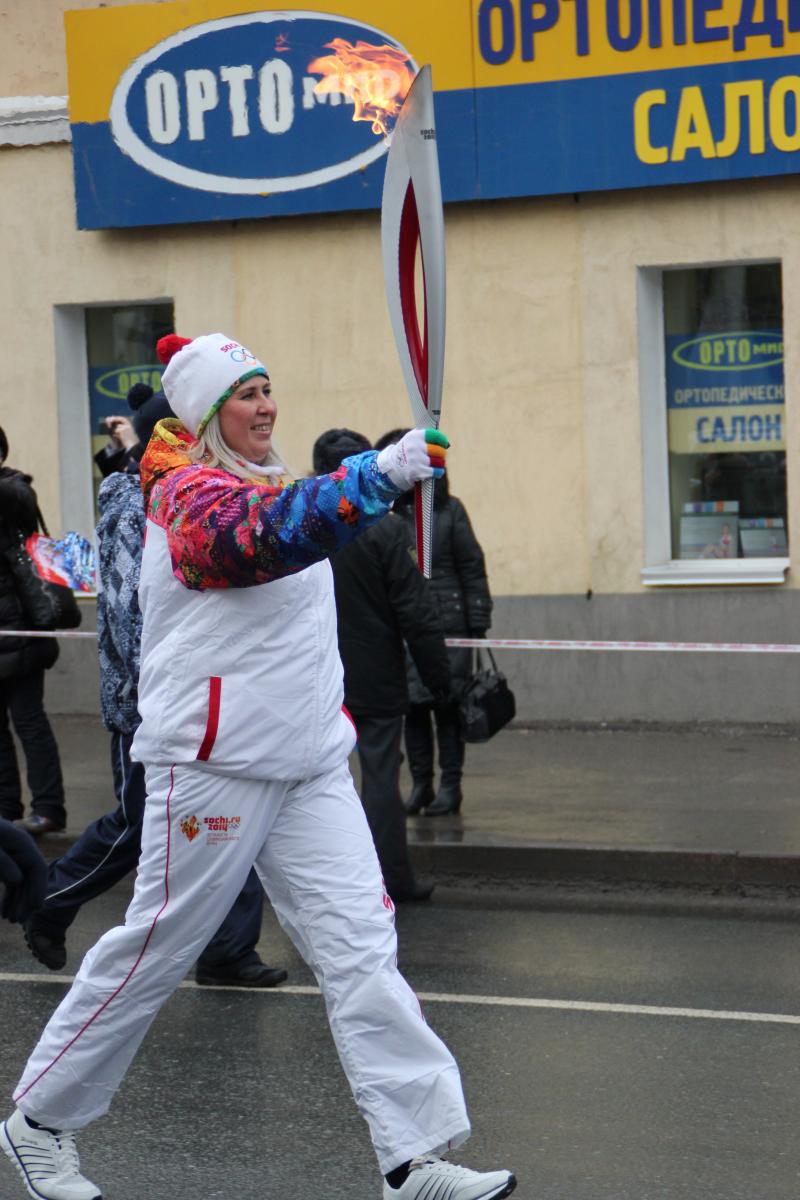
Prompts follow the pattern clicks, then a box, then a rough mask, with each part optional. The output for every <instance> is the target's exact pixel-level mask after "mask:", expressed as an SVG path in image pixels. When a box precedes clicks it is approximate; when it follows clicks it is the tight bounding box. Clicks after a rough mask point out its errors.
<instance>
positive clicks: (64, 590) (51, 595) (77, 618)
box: [5, 508, 81, 629]
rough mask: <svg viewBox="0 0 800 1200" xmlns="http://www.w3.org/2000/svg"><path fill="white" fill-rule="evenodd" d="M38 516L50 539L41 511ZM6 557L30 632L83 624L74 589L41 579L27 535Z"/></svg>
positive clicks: (70, 627) (11, 548) (9, 549)
mask: <svg viewBox="0 0 800 1200" xmlns="http://www.w3.org/2000/svg"><path fill="white" fill-rule="evenodd" d="M36 514H37V516H38V518H39V524H40V525H41V527H42V531H43V533H44V534H45V536H49V535H48V533H47V526H46V525H45V523H44V520H43V519H42V514H41V513H40V512H39V510H38V508H37V510H36ZM5 556H6V561H7V562H8V565H9V567H10V568H11V574H12V575H13V576H14V589H15V591H16V593H17V596H18V597H19V601H20V604H21V605H22V607H23V609H24V610H25V617H26V619H27V620H28V621H29V622H30V626H31V629H75V628H77V626H78V625H80V623H81V610H80V609H79V608H78V602H77V600H76V599H75V595H74V593H73V591H72V588H68V587H65V586H64V585H63V584H60V583H50V582H48V581H47V580H45V579H42V578H41V576H40V575H39V572H38V571H37V570H36V564H35V563H34V561H33V559H32V558H31V556H30V554H28V551H27V550H26V548H25V535H24V534H22V533H21V534H20V535H19V542H18V544H17V545H15V546H10V547H9V548H8V549H7V550H6V552H5Z"/></svg>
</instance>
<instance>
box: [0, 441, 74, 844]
mask: <svg viewBox="0 0 800 1200" xmlns="http://www.w3.org/2000/svg"><path fill="white" fill-rule="evenodd" d="M7 457H8V440H7V438H6V435H5V433H4V432H3V430H2V429H0V629H26V628H30V623H29V620H28V618H27V616H26V614H25V610H24V608H23V605H22V602H21V600H20V598H19V595H18V593H17V589H16V587H15V584H14V575H13V572H12V569H11V565H10V563H9V561H8V557H7V552H8V551H10V550H13V549H15V548H16V547H17V546H18V545H19V541H20V536H22V537H28V535H29V534H31V533H35V532H36V528H37V525H38V516H37V506H36V493H35V492H34V490H33V488H32V487H31V482H32V480H31V476H30V475H24V474H23V473H22V472H21V471H15V470H13V469H12V468H11V467H7V466H6V465H5V463H6V459H7ZM57 658H58V643H57V642H56V640H55V638H22V637H4V638H0V817H5V818H6V820H8V821H15V822H16V823H17V824H18V825H20V826H21V827H22V828H23V829H25V830H26V831H27V832H28V833H31V834H33V836H34V837H38V836H39V835H40V834H43V833H53V832H56V831H57V830H60V829H63V828H64V826H65V825H66V823H67V811H66V808H65V805H64V783H63V780H62V777H61V762H60V759H59V756H58V746H57V744H56V739H55V737H54V736H53V730H52V729H51V727H50V722H49V721H48V719H47V714H46V713H45V711H44V673H45V671H46V670H47V669H48V668H50V667H52V665H53V663H54V662H55V661H56V659H57ZM9 721H11V723H13V726H14V729H15V730H16V733H17V737H18V738H19V740H20V743H21V744H22V749H23V752H24V754H25V762H26V766H27V776H28V787H29V788H30V793H31V797H32V802H31V810H32V811H31V812H30V814H29V815H28V816H27V817H26V816H24V815H23V814H24V808H23V805H22V782H21V780H20V774H19V766H18V764H17V755H16V752H15V750H14V741H13V738H12V736H11V729H10V727H9Z"/></svg>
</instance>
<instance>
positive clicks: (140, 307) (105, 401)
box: [86, 302, 175, 501]
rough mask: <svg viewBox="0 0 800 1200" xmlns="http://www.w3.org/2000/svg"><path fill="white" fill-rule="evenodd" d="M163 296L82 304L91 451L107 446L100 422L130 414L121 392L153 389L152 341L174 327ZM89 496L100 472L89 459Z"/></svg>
mask: <svg viewBox="0 0 800 1200" xmlns="http://www.w3.org/2000/svg"><path fill="white" fill-rule="evenodd" d="M174 327H175V326H174V313H173V307H172V304H171V303H169V302H165V303H159V304H125V305H113V306H111V305H109V306H103V307H97V308H87V309H86V359H87V367H88V383H89V424H90V429H91V441H92V455H93V456H94V455H95V454H97V453H98V451H102V450H103V449H104V448H105V447H107V446H108V436H107V435H106V433H105V431H104V430H105V426H104V422H105V420H106V418H107V417H111V416H120V415H121V416H130V410H129V408H128V403H127V396H128V392H129V390H130V389H131V387H133V385H134V384H135V383H145V384H147V385H149V386H150V387H152V388H153V390H154V391H158V389H159V387H160V384H161V372H162V370H163V368H162V366H161V364H160V363H159V362H158V360H157V358H156V355H155V346H156V342H157V341H158V339H159V338H160V337H163V336H164V334H166V333H171V332H172V330H173V329H174ZM92 470H93V491H94V496H95V501H96V498H97V492H98V489H99V487H100V484H101V482H102V475H101V473H100V470H99V469H98V466H97V464H96V463H95V462H93V464H92Z"/></svg>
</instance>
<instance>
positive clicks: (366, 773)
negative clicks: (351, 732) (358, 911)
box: [353, 715, 414, 896]
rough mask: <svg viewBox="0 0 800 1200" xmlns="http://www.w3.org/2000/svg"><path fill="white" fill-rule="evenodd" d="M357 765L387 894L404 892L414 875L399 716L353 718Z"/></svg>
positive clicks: (366, 811)
mask: <svg viewBox="0 0 800 1200" xmlns="http://www.w3.org/2000/svg"><path fill="white" fill-rule="evenodd" d="M353 720H354V722H355V726H356V731H357V733H358V757H359V761H360V763H361V803H362V804H363V805H364V812H365V813H366V815H367V822H368V823H369V827H370V830H371V831H372V839H373V841H374V842H375V849H376V850H377V851H378V859H379V860H380V864H381V870H382V871H383V881H384V883H385V884H386V890H387V892H388V893H389V895H390V896H391V895H393V894H394V893H401V892H405V891H408V889H409V888H411V887H412V886H413V883H414V872H413V870H412V868H411V863H410V862H409V858H408V841H407V839H406V813H405V809H404V808H403V798H402V796H401V795H400V764H401V762H402V761H403V760H402V755H401V752H400V742H401V740H402V735H403V718H402V717H363V716H360V717H357V716H355V715H354V716H353Z"/></svg>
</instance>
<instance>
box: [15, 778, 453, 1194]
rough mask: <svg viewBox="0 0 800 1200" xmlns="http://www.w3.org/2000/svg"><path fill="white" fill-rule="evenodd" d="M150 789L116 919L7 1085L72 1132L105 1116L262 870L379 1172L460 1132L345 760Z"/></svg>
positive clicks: (40, 1116)
mask: <svg viewBox="0 0 800 1200" xmlns="http://www.w3.org/2000/svg"><path fill="white" fill-rule="evenodd" d="M147 792H148V801H147V810H146V814H145V821H144V831H143V837H142V855H141V859H140V861H139V870H138V874H137V878H136V888H135V891H134V896H133V899H132V901H131V904H130V907H129V908H128V911H127V913H126V916H125V924H124V925H122V926H120V927H119V928H117V929H112V930H110V931H109V932H108V933H106V934H105V935H104V936H103V937H102V938H101V939H100V941H99V942H98V943H97V945H96V946H94V948H93V949H92V950H90V951H89V953H88V954H87V955H86V958H85V959H84V960H83V963H82V964H81V968H80V970H79V972H78V974H77V976H76V979H75V982H74V984H73V985H72V988H71V989H70V991H69V992H68V994H67V995H66V997H65V998H64V1000H63V1001H62V1002H61V1004H60V1005H59V1007H58V1008H57V1009H56V1011H55V1013H54V1014H53V1016H52V1017H51V1019H50V1021H49V1023H48V1025H47V1027H46V1028H45V1031H44V1033H43V1034H42V1037H41V1040H40V1041H39V1044H38V1045H37V1047H36V1049H35V1050H34V1052H33V1054H32V1055H31V1058H30V1060H29V1062H28V1064H27V1066H26V1068H25V1072H24V1074H23V1076H22V1079H21V1080H20V1083H19V1086H18V1088H17V1091H16V1095H15V1100H16V1102H17V1104H18V1105H19V1107H20V1108H21V1109H22V1110H23V1112H25V1113H27V1115H28V1116H30V1117H32V1118H33V1119H34V1120H36V1121H39V1122H40V1123H42V1124H44V1125H48V1126H51V1127H53V1128H56V1129H59V1128H60V1129H79V1128H81V1127H82V1126H84V1125H87V1124H88V1123H89V1122H90V1121H92V1120H94V1118H95V1117H98V1116H100V1115H102V1114H103V1113H104V1112H106V1111H107V1110H108V1107H109V1105H110V1104H111V1101H112V1099H113V1097H114V1093H115V1092H116V1090H117V1088H118V1087H119V1085H120V1083H121V1081H122V1078H123V1076H124V1074H125V1071H126V1070H127V1068H128V1066H129V1064H130V1062H131V1060H132V1059H133V1056H134V1054H135V1053H136V1051H137V1049H138V1047H139V1044H140V1042H141V1041H142V1039H143V1037H144V1035H145V1033H146V1032H147V1030H148V1028H149V1026H150V1023H151V1022H152V1020H153V1018H154V1017H155V1016H156V1014H157V1013H158V1010H159V1009H160V1007H161V1005H162V1004H163V1003H164V1001H165V1000H166V999H167V998H168V997H169V996H170V995H171V993H172V992H173V990H174V989H175V988H176V987H177V985H178V984H179V983H180V981H181V979H182V978H183V976H184V975H185V974H186V972H187V971H188V969H189V967H190V966H191V965H192V963H193V962H194V961H195V959H196V958H197V956H198V954H199V953H200V951H201V950H202V949H203V947H204V946H205V944H206V943H207V941H208V939H209V937H210V936H211V934H212V933H213V932H214V930H215V929H217V928H218V926H219V924H220V922H221V921H222V919H223V918H224V916H225V914H226V913H227V912H228V910H229V909H230V906H231V904H232V903H233V901H234V900H235V898H236V896H237V895H238V894H239V892H240V891H241V888H242V886H243V884H244V881H245V879H246V877H247V873H248V871H249V870H250V867H251V866H252V865H254V864H255V867H256V869H257V870H258V872H259V874H260V876H261V879H262V881H263V883H264V887H265V889H266V892H267V895H268V896H269V898H270V901H271V902H272V905H273V907H274V909H275V912H276V913H277V915H278V918H279V920H280V922H281V925H282V926H283V928H284V930H285V931H286V933H287V934H288V935H289V937H291V939H292V940H293V942H294V943H295V945H296V946H297V949H298V950H299V951H300V953H301V954H302V955H303V957H304V958H305V960H306V962H307V963H308V964H309V965H310V966H311V968H312V969H313V971H314V974H315V975H316V977H317V980H318V982H319V985H320V988H321V990H322V994H323V996H324V999H325V1004H326V1008H327V1013H328V1020H329V1021H330V1026H331V1030H332V1033H333V1037H334V1040H335V1042H336V1048H337V1050H338V1052H339V1057H340V1059H341V1062H342V1066H343V1067H344V1070H345V1073H346V1075H347V1078H348V1081H349V1083H350V1087H351V1088H352V1090H353V1095H354V1096H355V1099H356V1103H357V1104H358V1107H359V1110H360V1111H361V1113H362V1115H363V1116H364V1117H365V1118H366V1120H367V1122H368V1124H369V1127H370V1131H371V1134H372V1140H373V1144H374V1146H375V1151H376V1154H377V1156H378V1161H379V1163H380V1168H381V1171H382V1172H383V1173H384V1174H386V1173H387V1172H388V1171H391V1170H392V1169H393V1168H394V1167H396V1166H399V1165H400V1164H401V1163H403V1162H405V1161H406V1160H408V1159H410V1158H412V1157H413V1156H414V1155H417V1154H423V1153H425V1152H426V1151H436V1150H439V1151H441V1150H443V1149H445V1148H447V1147H448V1145H449V1146H456V1145H458V1144H459V1143H460V1142H462V1141H464V1139H465V1138H466V1137H467V1136H468V1135H469V1120H468V1117H467V1113H466V1109H465V1106H464V1097H463V1093H462V1090H461V1080H460V1077H459V1073H458V1067H457V1066H456V1063H455V1061H454V1060H453V1057H452V1055H451V1054H450V1052H449V1051H448V1050H447V1048H446V1047H445V1046H444V1045H443V1043H442V1042H441V1041H440V1040H439V1038H437V1036H436V1035H435V1034H434V1033H433V1031H432V1030H431V1029H430V1027H429V1026H428V1025H427V1024H426V1023H425V1020H424V1018H423V1016H422V1013H421V1011H420V1006H419V1001H418V1000H417V998H416V996H415V995H414V993H413V992H412V991H411V989H410V988H409V986H408V984H407V983H406V982H405V980H404V979H403V977H402V976H401V975H400V973H399V972H398V970H397V965H396V954H397V943H396V938H395V928H394V915H393V908H392V904H391V901H390V900H389V899H388V898H387V896H386V894H385V891H384V889H383V884H382V880H381V875H380V868H379V866H378V860H377V856H376V854H375V849H374V846H373V844H372V839H371V836H370V832H369V828H368V826H367V822H366V819H365V817H364V812H363V809H362V807H361V803H360V801H359V799H358V796H357V795H356V793H355V789H354V787H353V782H352V779H351V777H350V772H349V770H348V768H347V765H346V764H343V765H342V766H341V767H339V768H337V769H336V770H334V771H331V772H330V773H329V774H328V775H322V776H319V777H317V778H315V779H309V780H305V781H302V782H300V783H296V784H287V783H275V782H262V781H258V780H251V779H231V778H228V777H225V776H220V775H214V774H212V773H211V772H208V771H200V770H197V769H196V768H194V767H185V766H180V767H173V768H169V767H166V768H164V767H157V768H149V769H148V772H147ZM275 1019H276V1020H280V1015H279V1012H278V1010H277V1009H276V1010H275ZM187 1085H188V1086H191V1080H190V1079H187Z"/></svg>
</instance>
